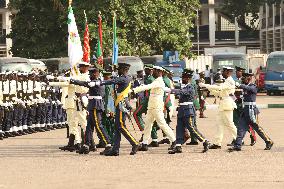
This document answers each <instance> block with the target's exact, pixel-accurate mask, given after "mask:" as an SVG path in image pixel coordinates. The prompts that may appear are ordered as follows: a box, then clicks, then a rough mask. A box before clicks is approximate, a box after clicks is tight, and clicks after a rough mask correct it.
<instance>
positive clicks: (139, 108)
mask: <svg viewBox="0 0 284 189" xmlns="http://www.w3.org/2000/svg"><path fill="white" fill-rule="evenodd" d="M142 107H143V106H142V105H141V104H140V105H139V107H138V108H137V109H136V110H135V111H134V113H133V117H134V119H135V121H136V123H137V125H138V127H139V129H140V131H143V130H144V128H143V127H142V125H141V124H140V121H139V119H138V115H137V114H138V112H139V111H140V110H141V108H142Z"/></svg>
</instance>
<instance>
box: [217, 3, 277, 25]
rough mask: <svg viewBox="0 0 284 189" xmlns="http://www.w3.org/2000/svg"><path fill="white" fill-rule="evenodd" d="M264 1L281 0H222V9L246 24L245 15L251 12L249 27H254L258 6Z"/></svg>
mask: <svg viewBox="0 0 284 189" xmlns="http://www.w3.org/2000/svg"><path fill="white" fill-rule="evenodd" d="M265 3H268V4H273V3H281V0H242V1H236V0H224V6H223V8H222V9H223V11H224V12H225V13H227V14H229V15H231V16H233V17H237V21H238V23H239V24H241V25H246V23H245V16H248V15H249V14H251V16H252V18H253V19H252V20H251V23H250V25H249V27H250V28H252V29H256V27H254V26H255V25H254V23H255V22H256V21H257V20H258V19H259V14H258V13H259V8H260V6H261V5H264V4H265Z"/></svg>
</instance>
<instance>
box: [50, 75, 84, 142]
mask: <svg viewBox="0 0 284 189" xmlns="http://www.w3.org/2000/svg"><path fill="white" fill-rule="evenodd" d="M73 78H74V79H77V80H81V81H88V80H89V74H88V73H85V74H80V75H79V76H75V77H73ZM49 85H50V86H60V87H63V89H64V90H63V91H64V92H63V94H62V98H65V100H64V102H65V103H64V105H63V107H64V108H65V109H66V113H67V122H68V126H69V132H70V134H73V135H75V140H76V143H81V136H80V132H79V130H78V125H79V124H80V125H81V126H82V127H86V126H87V111H86V110H85V109H83V107H82V104H81V103H76V101H77V100H79V99H78V98H77V96H76V94H75V93H87V92H88V91H89V89H88V88H86V87H81V86H76V85H73V84H69V82H50V83H49Z"/></svg>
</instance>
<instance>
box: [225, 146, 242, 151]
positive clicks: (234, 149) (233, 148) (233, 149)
mask: <svg viewBox="0 0 284 189" xmlns="http://www.w3.org/2000/svg"><path fill="white" fill-rule="evenodd" d="M241 150H242V149H241V148H237V147H232V148H229V149H228V152H238V151H241Z"/></svg>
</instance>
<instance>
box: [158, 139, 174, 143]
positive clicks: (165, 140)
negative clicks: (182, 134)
mask: <svg viewBox="0 0 284 189" xmlns="http://www.w3.org/2000/svg"><path fill="white" fill-rule="evenodd" d="M159 144H171V141H170V139H168V138H164V139H163V140H161V141H159Z"/></svg>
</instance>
